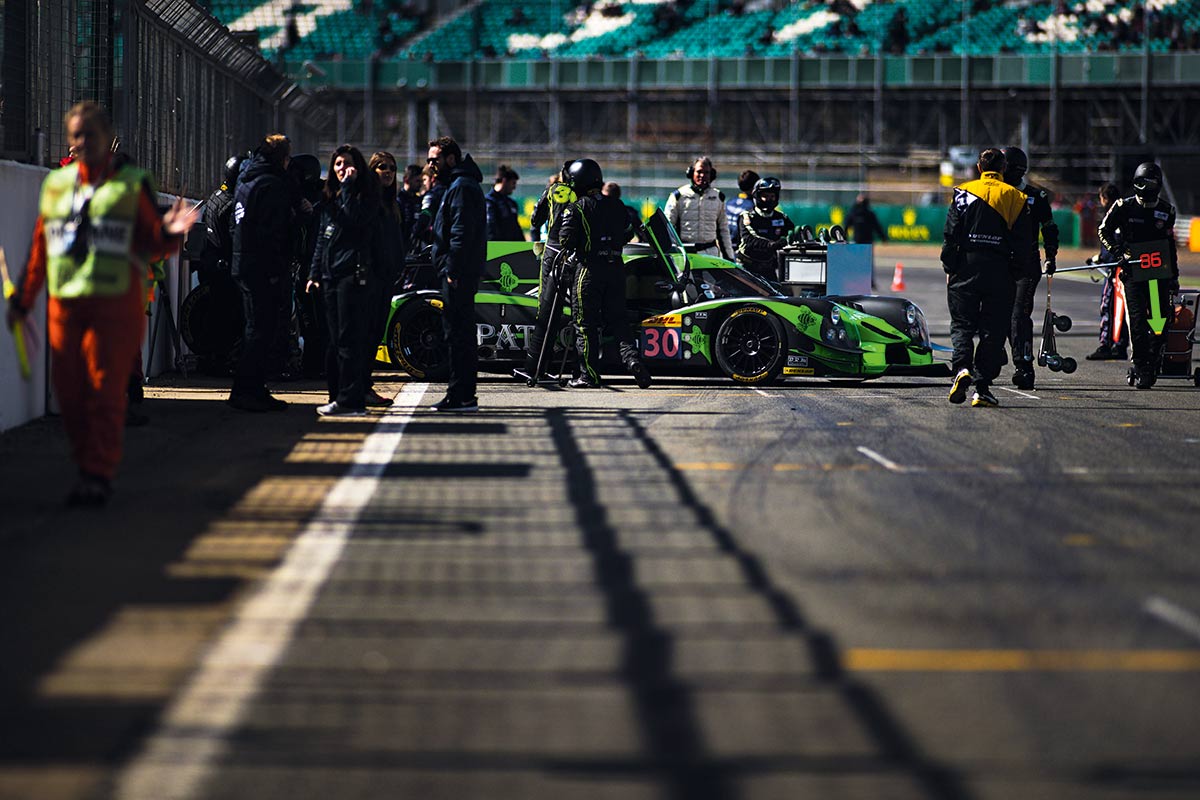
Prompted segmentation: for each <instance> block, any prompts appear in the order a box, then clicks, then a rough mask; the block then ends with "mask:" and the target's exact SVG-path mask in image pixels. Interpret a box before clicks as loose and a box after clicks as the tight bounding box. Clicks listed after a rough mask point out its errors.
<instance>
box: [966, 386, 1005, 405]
mask: <svg viewBox="0 0 1200 800" xmlns="http://www.w3.org/2000/svg"><path fill="white" fill-rule="evenodd" d="M998 405H1000V401H999V400H997V399H996V395H994V394H992V387H990V386H988V385H987V384H986V383H977V384H975V394H974V395H972V397H971V406H972V407H973V408H995V407H996V406H998Z"/></svg>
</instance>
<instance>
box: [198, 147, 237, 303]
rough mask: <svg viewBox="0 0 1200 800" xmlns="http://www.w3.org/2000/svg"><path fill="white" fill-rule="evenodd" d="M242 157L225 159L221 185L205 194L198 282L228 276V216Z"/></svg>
mask: <svg viewBox="0 0 1200 800" xmlns="http://www.w3.org/2000/svg"><path fill="white" fill-rule="evenodd" d="M245 161H246V156H244V155H242V154H238V155H235V156H230V157H229V158H228V160H226V161H225V177H224V178H223V179H222V181H221V188H219V189H217V190H216V191H215V192H213V193H212V194H211V195H209V196H208V201H207V202H205V204H204V250H203V252H202V253H201V256H200V266H201V269H200V274H199V278H200V282H201V283H208V282H210V281H212V280H213V279H214V277H215V276H224V277H226V278H227V277H228V276H229V267H230V264H231V263H232V261H233V234H232V232H231V231H230V226H229V219H230V217H231V216H232V214H233V190H234V188H235V187H236V186H237V179H238V173H239V172H241V169H242V164H243V163H244V162H245Z"/></svg>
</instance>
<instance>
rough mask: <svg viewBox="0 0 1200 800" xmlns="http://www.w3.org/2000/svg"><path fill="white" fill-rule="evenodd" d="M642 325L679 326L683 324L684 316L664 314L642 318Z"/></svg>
mask: <svg viewBox="0 0 1200 800" xmlns="http://www.w3.org/2000/svg"><path fill="white" fill-rule="evenodd" d="M642 325H643V326H646V327H649V326H651V325H654V326H656V327H660V328H678V327H680V326H682V325H683V317H682V316H681V315H679V314H662V315H660V316H657V317H650V318H649V319H646V320H642Z"/></svg>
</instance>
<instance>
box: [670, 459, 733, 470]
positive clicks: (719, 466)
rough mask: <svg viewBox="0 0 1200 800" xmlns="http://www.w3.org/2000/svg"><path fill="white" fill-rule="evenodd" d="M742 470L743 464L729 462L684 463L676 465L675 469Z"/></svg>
mask: <svg viewBox="0 0 1200 800" xmlns="http://www.w3.org/2000/svg"><path fill="white" fill-rule="evenodd" d="M741 468H742V465H741V464H734V463H731V462H729V461H684V462H681V463H679V464H676V465H675V469H678V470H688V471H701V470H710V471H713V472H732V471H733V470H735V469H741Z"/></svg>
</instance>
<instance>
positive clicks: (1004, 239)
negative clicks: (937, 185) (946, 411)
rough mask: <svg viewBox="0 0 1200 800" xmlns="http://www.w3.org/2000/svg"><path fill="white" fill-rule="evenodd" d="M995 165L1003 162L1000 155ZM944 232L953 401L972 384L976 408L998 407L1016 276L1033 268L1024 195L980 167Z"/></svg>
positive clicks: (958, 191)
mask: <svg viewBox="0 0 1200 800" xmlns="http://www.w3.org/2000/svg"><path fill="white" fill-rule="evenodd" d="M998 163H999V164H1000V165H1003V163H1004V161H1003V158H999V159H998ZM943 237H944V243H943V245H942V258H941V260H942V268H943V269H944V270H945V271H946V274H947V275H949V276H950V277H949V280H948V282H947V284H946V301H947V304H948V305H949V307H950V338H951V341H952V343H953V345H954V356H953V361H952V367H953V369H954V371H955V373H956V374H955V379H954V386H953V388H952V390H951V392H950V402H952V403H961V402H963V401H964V400H965V399H966V392H967V389H968V388H969V387H970V385H971V383H972V382H974V383H975V384H976V391H975V397H974V398H973V399H972V402H971V404H972V405H974V406H994V405H999V403H998V401H997V400H996V398H995V396H994V395H992V393H991V383H992V381H994V380H995V379H996V377H997V376H998V375H999V374H1000V368H1001V367H1003V366H1004V362H1005V357H1004V342H1005V339H1007V338H1008V331H1009V328H1010V324H1011V318H1012V307H1013V297H1014V294H1015V291H1016V283H1015V280H1014V277H1015V276H1016V275H1023V274H1027V273H1028V272H1029V271H1030V270H1031V268H1030V266H1029V260H1030V257H1031V254H1032V252H1033V245H1032V243H1031V241H1030V239H1031V237H1030V227H1029V212H1028V211H1027V210H1026V197H1025V194H1024V193H1023V192H1021V191H1019V190H1017V189H1015V188H1014V187H1012V186H1009V185H1008V184H1007V183H1005V182H1004V179H1003V176H1002V175H1001V174H1000V173H999V172H995V171H990V170H989V171H985V172H983V173H982V174H981V176H980V177H979V178H978V179H977V180H973V181H968V182H967V183H964V184H963V185H961V186H959V187H956V188H955V190H954V200H953V201H952V202H951V204H950V208H949V210H948V211H947V213H946V227H945V230H944V231H943ZM976 336H978V337H979V344H978V346H977V347H976V346H975V343H974V340H975V337H976Z"/></svg>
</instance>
